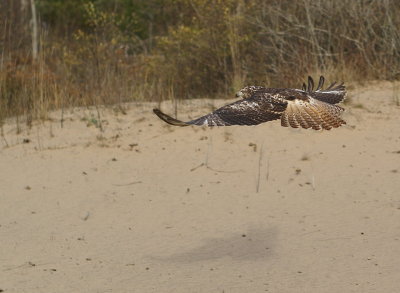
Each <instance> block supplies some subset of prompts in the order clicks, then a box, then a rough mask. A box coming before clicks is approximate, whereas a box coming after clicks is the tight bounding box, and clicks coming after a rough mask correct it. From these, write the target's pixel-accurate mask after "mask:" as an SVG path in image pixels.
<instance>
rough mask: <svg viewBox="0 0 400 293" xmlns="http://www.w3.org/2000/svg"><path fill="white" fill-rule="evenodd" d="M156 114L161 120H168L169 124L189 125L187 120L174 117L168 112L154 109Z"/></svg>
mask: <svg viewBox="0 0 400 293" xmlns="http://www.w3.org/2000/svg"><path fill="white" fill-rule="evenodd" d="M153 112H154V114H156V115H157V116H158V117H159V118H160V119H161V120H163V121H165V122H167V123H168V124H171V125H175V126H189V124H187V123H186V122H183V121H180V120H178V119H175V118H172V117H171V116H168V115H167V114H164V113H163V112H161V111H160V110H158V109H153Z"/></svg>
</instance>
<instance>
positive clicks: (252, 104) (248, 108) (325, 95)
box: [153, 76, 346, 130]
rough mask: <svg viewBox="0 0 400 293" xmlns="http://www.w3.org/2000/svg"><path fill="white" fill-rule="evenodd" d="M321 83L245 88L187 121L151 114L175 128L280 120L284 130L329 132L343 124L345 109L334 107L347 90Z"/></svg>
mask: <svg viewBox="0 0 400 293" xmlns="http://www.w3.org/2000/svg"><path fill="white" fill-rule="evenodd" d="M323 83H324V78H323V77H322V76H321V78H320V80H319V84H318V87H317V89H316V90H315V91H313V87H314V82H313V80H312V78H311V77H309V80H308V87H307V86H306V85H305V84H304V85H303V89H302V90H298V89H275V88H264V87H246V88H244V89H242V90H241V94H242V96H244V97H245V98H244V99H242V100H239V101H236V102H233V103H231V104H228V105H226V106H223V107H221V108H219V109H217V110H215V111H214V112H212V113H210V114H207V115H205V116H202V117H200V118H197V119H195V120H191V121H188V122H183V121H180V120H177V119H175V118H172V117H170V116H168V115H166V114H164V113H163V112H161V111H160V110H158V109H154V110H153V111H154V113H155V114H156V115H157V116H158V117H159V118H160V119H162V120H164V121H165V122H167V123H169V124H172V125H176V126H188V125H205V126H230V125H257V124H260V123H263V122H267V121H272V120H276V119H281V125H282V126H286V127H287V126H291V127H293V128H299V127H302V128H313V129H316V130H319V129H327V130H329V129H331V128H332V127H334V128H336V127H339V126H340V125H342V124H345V123H346V122H345V121H344V120H342V119H341V118H340V114H341V112H343V110H344V109H343V108H341V107H339V106H337V105H334V104H336V103H338V102H340V101H342V100H343V99H344V97H345V95H346V91H345V87H344V86H343V84H341V85H339V86H337V87H334V84H335V83H334V84H332V85H331V86H330V87H328V88H327V89H326V90H322V86H323Z"/></svg>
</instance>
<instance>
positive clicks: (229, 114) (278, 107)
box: [153, 91, 287, 126]
mask: <svg viewBox="0 0 400 293" xmlns="http://www.w3.org/2000/svg"><path fill="white" fill-rule="evenodd" d="M286 107H287V101H285V100H283V99H281V98H279V97H275V96H273V95H271V94H269V93H267V92H261V91H260V92H257V93H255V94H253V96H251V97H250V98H247V99H244V100H239V101H236V102H233V103H231V104H228V105H225V106H223V107H221V108H219V109H217V110H215V111H214V112H212V113H210V114H208V115H205V116H202V117H200V118H197V119H195V120H191V121H188V122H182V121H180V120H177V119H174V118H172V117H170V116H168V115H166V114H164V113H163V112H161V111H160V110H158V109H153V112H154V113H155V114H156V115H157V116H158V117H159V118H160V119H162V120H164V121H165V122H167V123H169V124H172V125H176V126H188V125H206V126H230V125H257V124H260V123H263V122H267V121H272V120H276V119H279V118H280V117H281V114H282V112H283V111H285V109H286Z"/></svg>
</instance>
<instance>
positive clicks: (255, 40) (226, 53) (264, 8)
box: [0, 0, 400, 128]
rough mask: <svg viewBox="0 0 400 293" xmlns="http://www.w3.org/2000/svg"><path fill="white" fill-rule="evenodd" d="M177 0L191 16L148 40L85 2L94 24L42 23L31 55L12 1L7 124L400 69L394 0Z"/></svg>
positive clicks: (2, 101)
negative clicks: (71, 110)
mask: <svg viewBox="0 0 400 293" xmlns="http://www.w3.org/2000/svg"><path fill="white" fill-rule="evenodd" d="M177 2H179V3H178V4H176V5H180V6H179V7H180V9H181V10H182V11H183V16H181V17H179V18H178V19H176V18H174V17H173V15H171V16H170V18H171V23H170V24H168V27H167V30H164V31H159V32H154V34H152V35H150V36H149V39H148V40H138V39H137V37H136V38H133V37H130V38H127V37H126V36H125V35H124V32H123V31H121V30H120V29H119V28H118V26H117V25H116V23H115V19H114V18H113V17H114V16H113V14H108V13H107V12H106V11H97V10H96V8H95V7H94V6H93V5H92V6H90V5H89V6H87V7H86V8H85V9H87V17H88V20H87V23H88V24H87V26H88V27H89V29H88V30H86V31H83V30H76V31H74V32H73V33H72V34H67V35H66V36H65V35H64V36H63V35H60V33H59V31H53V30H52V28H51V27H47V26H46V25H45V22H43V25H42V26H41V29H40V31H39V40H38V41H39V42H38V43H39V51H38V52H39V53H38V55H37V57H36V58H33V57H32V56H33V55H32V45H31V40H30V38H31V28H30V26H29V17H27V16H29V11H24V10H23V9H20V8H19V7H16V6H15V5H16V4H10V3H16V2H13V1H5V2H4V3H3V4H2V5H3V6H2V7H0V8H2V9H1V11H2V12H0V14H1V17H0V30H1V31H2V33H1V34H0V35H1V36H0V48H1V49H2V50H1V52H0V54H1V55H0V121H2V120H3V119H4V118H5V117H10V116H14V117H16V118H15V119H17V121H18V122H19V123H20V122H22V121H23V122H24V123H27V124H28V125H29V124H31V123H32V120H33V119H38V118H39V119H47V113H48V111H50V110H52V109H55V108H66V107H71V106H78V105H80V106H89V105H95V106H96V107H97V106H98V105H104V104H106V105H107V104H118V103H121V102H125V101H132V100H158V101H161V100H163V99H172V100H174V101H177V100H178V99H181V98H199V97H225V96H228V95H229V96H230V95H232V93H234V92H235V91H236V90H237V89H238V88H240V87H242V86H243V85H245V84H249V83H252V84H254V83H257V84H264V85H270V86H299V85H300V84H301V82H302V80H303V79H304V77H305V76H307V75H309V74H310V75H318V74H324V75H326V76H327V78H328V79H329V80H331V79H335V80H346V81H362V80H366V79H389V80H392V79H396V78H398V77H399V75H400V74H399V73H400V72H399V68H400V53H399V50H397V48H399V47H400V36H399V30H398V28H399V27H400V20H399V18H398V17H396V16H397V15H399V14H400V6H399V5H397V4H396V1H390V0H384V1H380V0H379V1H378V0H372V1H368V3H365V1H363V0H356V1H350V0H346V1H334V0H328V1H310V0H303V1H296V2H292V1H289V0H283V1H272V0H269V1H261V0H252V1H246V2H245V1H242V0H234V1H232V0H231V1H228V0H224V1H213V5H204V3H202V2H204V1H200V0H196V1H194V0H193V1H183V0H182V1H177ZM214 2H215V3H214ZM5 3H8V4H5ZM171 5H172V4H171ZM15 11H17V12H18V13H17V12H15ZM14 12H15V13H14ZM157 33H158V34H157ZM138 44H139V45H138ZM394 92H396V93H397V92H398V90H397V89H396V90H394ZM394 100H395V102H396V103H397V104H398V103H399V102H398V100H399V99H398V95H397V94H394ZM175 105H178V103H175ZM99 115H100V114H99ZM96 119H97V120H98V121H101V117H100V116H99V117H97V118H96ZM99 127H100V128H101V124H100V125H99Z"/></svg>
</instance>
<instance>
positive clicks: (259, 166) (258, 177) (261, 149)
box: [256, 142, 264, 193]
mask: <svg viewBox="0 0 400 293" xmlns="http://www.w3.org/2000/svg"><path fill="white" fill-rule="evenodd" d="M263 149H264V142H263V143H262V144H261V148H260V156H259V157H258V174H257V186H256V192H257V193H258V192H259V191H260V177H261V165H262V158H263Z"/></svg>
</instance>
